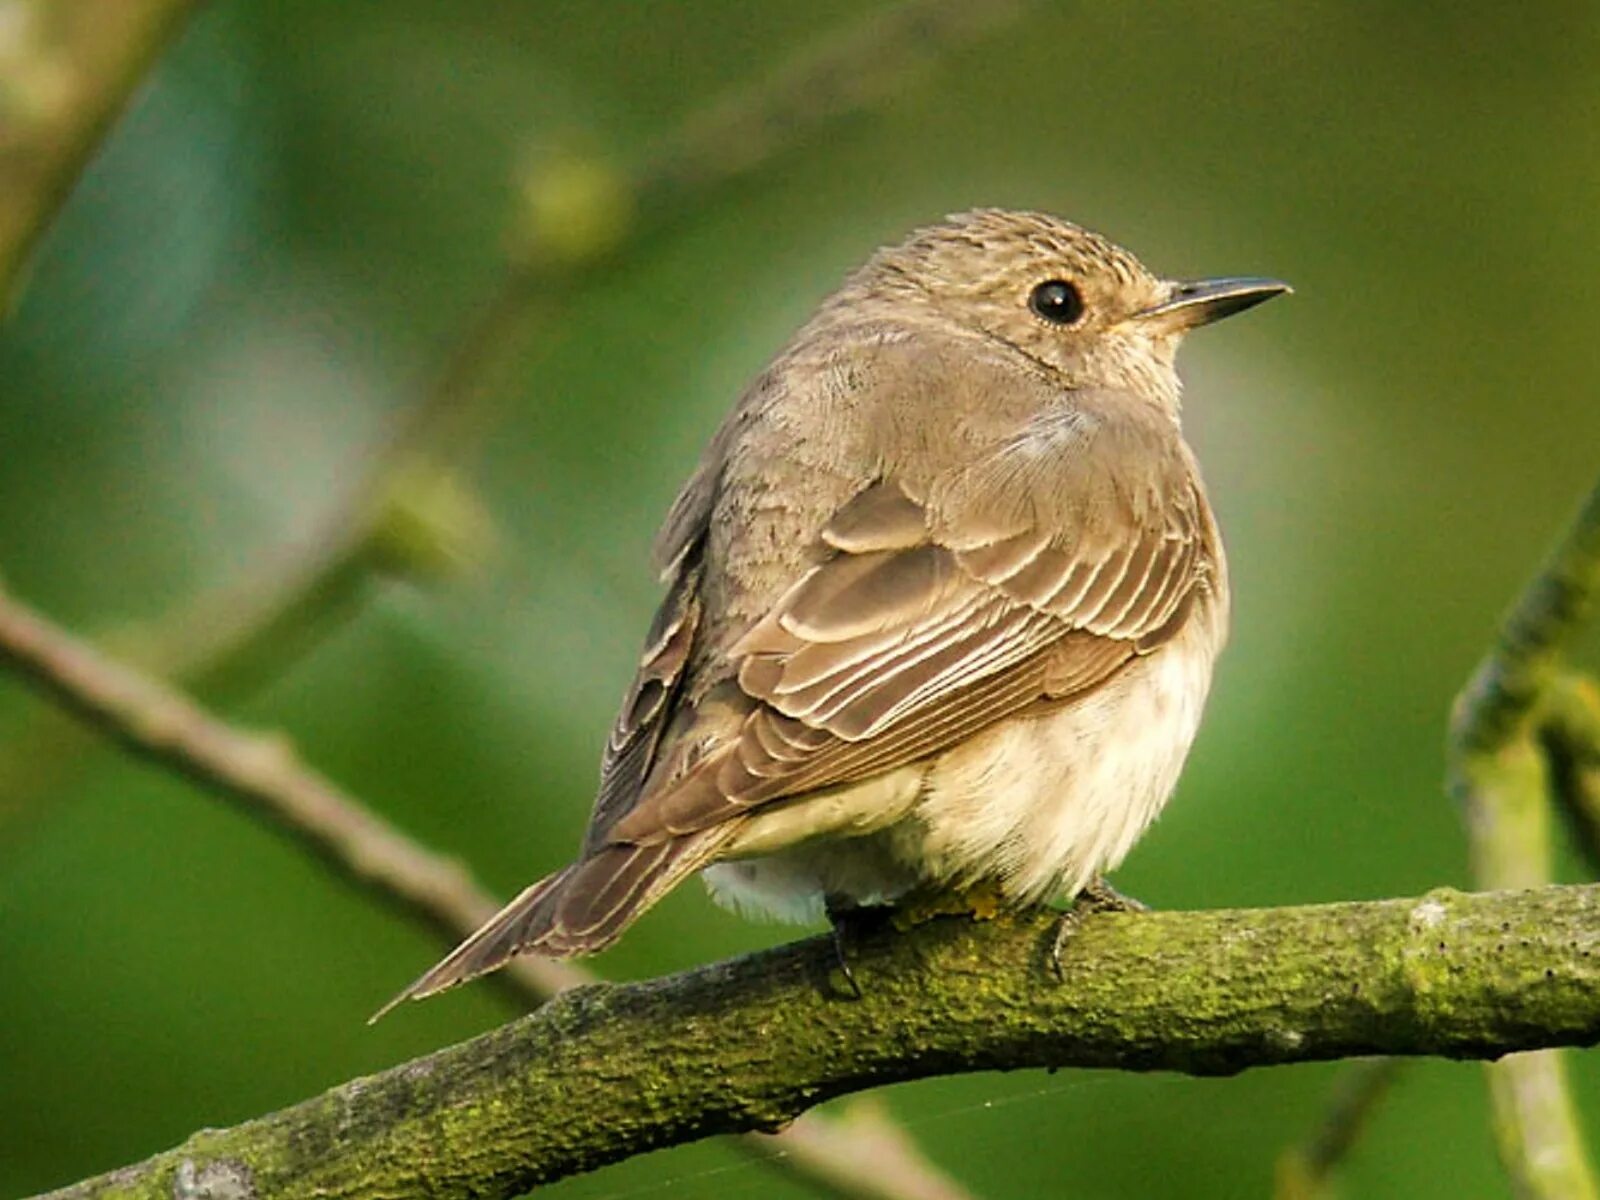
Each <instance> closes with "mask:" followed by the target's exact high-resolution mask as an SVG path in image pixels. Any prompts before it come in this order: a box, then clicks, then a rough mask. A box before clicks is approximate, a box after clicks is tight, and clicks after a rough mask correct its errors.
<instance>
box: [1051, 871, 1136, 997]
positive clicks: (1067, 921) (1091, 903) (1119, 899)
mask: <svg viewBox="0 0 1600 1200" xmlns="http://www.w3.org/2000/svg"><path fill="white" fill-rule="evenodd" d="M1149 911H1150V906H1149V905H1148V904H1146V903H1144V902H1143V901H1142V900H1135V899H1134V898H1133V897H1132V896H1125V895H1123V894H1122V893H1121V892H1119V891H1117V889H1116V888H1114V887H1112V886H1111V885H1110V884H1109V883H1107V882H1106V881H1105V878H1104V877H1103V876H1099V875H1097V876H1095V877H1094V878H1093V879H1091V880H1090V881H1089V883H1088V884H1087V885H1086V886H1085V887H1084V889H1083V890H1082V891H1081V892H1079V893H1078V894H1077V896H1076V897H1075V898H1074V899H1073V901H1072V907H1071V908H1069V909H1067V911H1066V912H1064V913H1062V914H1061V915H1060V917H1059V918H1057V920H1056V931H1055V936H1054V937H1053V938H1051V940H1050V968H1051V970H1052V971H1054V972H1055V976H1056V982H1058V983H1064V982H1065V981H1066V978H1067V973H1066V970H1065V968H1063V967H1062V965H1061V952H1062V951H1063V950H1064V949H1065V948H1066V945H1067V942H1068V941H1069V940H1071V938H1072V935H1073V934H1075V933H1077V932H1078V927H1079V926H1080V925H1082V924H1083V916H1084V913H1086V912H1113V913H1118V912H1120V913H1143V912H1149Z"/></svg>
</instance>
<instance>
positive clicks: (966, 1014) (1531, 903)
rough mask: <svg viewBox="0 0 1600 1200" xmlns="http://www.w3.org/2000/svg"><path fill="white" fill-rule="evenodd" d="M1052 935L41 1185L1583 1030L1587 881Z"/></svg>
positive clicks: (641, 1137) (811, 981)
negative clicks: (1062, 942)
mask: <svg viewBox="0 0 1600 1200" xmlns="http://www.w3.org/2000/svg"><path fill="white" fill-rule="evenodd" d="M1053 929H1054V922H1053V921H1052V920H1051V919H1050V918H1049V917H1048V916H1047V915H1042V914H1035V915H1032V916H1023V917H1017V918H1002V919H1000V920H996V921H992V922H974V921H972V920H970V919H967V918H948V917H947V918H941V919H938V920H935V921H930V922H928V923H926V924H924V925H921V926H918V927H916V928H914V929H911V930H909V931H905V932H901V931H898V930H896V929H894V928H893V927H891V926H889V925H887V924H883V925H879V926H877V927H875V928H870V929H865V930H862V929H858V930H856V931H855V932H854V933H853V934H852V936H851V938H850V939H849V943H848V954H849V956H850V961H851V965H852V968H853V970H854V973H855V976H856V978H857V980H859V982H860V984H861V988H862V993H863V994H862V996H861V997H860V998H859V999H855V998H852V997H851V996H850V995H849V992H848V989H846V988H844V987H843V986H842V984H841V981H840V979H839V977H838V971H837V967H836V964H835V961H834V957H833V954H834V951H833V948H832V945H831V943H830V942H829V941H828V940H826V939H813V940H810V941H806V942H800V943H796V944H794V945H790V946H785V947H782V948H779V949H776V950H772V951H767V952H764V953H760V954H754V955H750V956H747V957H744V958H740V959H736V960H733V961H730V962H726V963H720V964H715V965H712V966H708V967H704V968H701V969H698V970H695V971H690V972H687V973H685V974H682V975H677V976H672V977H670V978H666V979H661V980H655V981H649V982H644V983H636V984H628V985H621V986H607V985H595V986H589V987H582V988H578V989H575V990H573V991H569V992H566V993H563V994H562V995H561V996H560V997H558V998H557V999H556V1000H554V1001H552V1002H551V1003H550V1004H548V1005H547V1006H545V1007H544V1008H543V1009H541V1010H540V1011H539V1012H537V1013H534V1014H532V1015H530V1016H528V1017H525V1018H522V1019H520V1020H518V1021H515V1022H512V1023H511V1024H509V1025H506V1026H504V1027H503V1028H501V1029H498V1030H495V1031H494V1032H492V1033H488V1034H485V1035H483V1036H481V1037H479V1038H476V1039H474V1040H472V1041H469V1042H465V1043H462V1044H461V1045H458V1046H454V1047H451V1048H449V1049H445V1050H441V1051H439V1052H437V1053H435V1054H432V1055H429V1056H427V1057H426V1058H422V1059H418V1060H416V1061H415V1062H412V1063H408V1064H405V1065H403V1066H400V1067H396V1068H394V1069H392V1070H390V1071H387V1072H384V1073H383V1074H381V1075H376V1076H372V1077H370V1078H366V1079H358V1080H354V1081H352V1082H350V1083H347V1084H344V1085H342V1086H340V1087H337V1088H334V1089H333V1090H331V1091H329V1092H326V1093H324V1094H323V1095H321V1096H319V1097H317V1098H316V1099H313V1100H309V1101H306V1102H305V1103H303V1104H299V1105H296V1106H295V1107H292V1108H288V1109H285V1110H283V1111H281V1112H278V1113H275V1114H272V1115H270V1116H266V1117H262V1118H260V1119H258V1120H254V1121H250V1122H247V1123H246V1124H243V1125H239V1126H236V1127H234V1128H232V1129H225V1130H207V1131H204V1132H201V1133H198V1134H196V1135H195V1136H194V1137H192V1138H190V1139H189V1141H187V1142H186V1143H184V1144H183V1145H182V1146H180V1147H178V1148H177V1149H175V1150H172V1151H169V1152H167V1153H165V1154H161V1155H157V1156H156V1157H154V1158H152V1159H149V1160H148V1161H146V1162H144V1163H141V1164H139V1165H137V1166H134V1167H130V1168H126V1169H124V1170H122V1171H118V1172H114V1173H112V1174H110V1175H106V1176H102V1177H100V1178H98V1179H93V1180H89V1181H86V1182H84V1183H81V1184H78V1185H75V1186H73V1187H70V1188H67V1189H65V1190H63V1191H60V1192H56V1193H53V1195H54V1196H56V1197H88V1196H105V1197H112V1196H115V1197H151V1198H152V1200H153V1198H155V1197H161V1198H162V1200H168V1198H170V1197H173V1196H179V1197H185V1196H200V1195H205V1196H211V1197H226V1200H256V1198H258V1197H269V1196H270V1197H301V1196H304V1197H313V1196H315V1197H320V1198H324V1200H325V1198H327V1197H350V1198H357V1197H374V1198H376V1197H393V1196H404V1195H418V1196H420V1195H426V1196H429V1197H432V1198H434V1200H450V1198H454V1197H508V1196H512V1195H515V1194H517V1193H518V1192H521V1191H524V1190H526V1189H527V1188H529V1187H531V1186H533V1185H535V1184H539V1183H544V1182H548V1181H550V1180H554V1179H558V1178H561V1177H563V1176H565V1175H570V1174H574V1173H577V1172H580V1171H586V1170H591V1169H593V1168H595V1167H599V1166H602V1165H604V1164H606V1163H610V1162H615V1161H617V1160H619V1159H622V1158H626V1157H629V1156H631V1155H634V1154H639V1153H642V1152H644V1151H647V1150H653V1149H658V1148H661V1147H664V1146H670V1145H675V1144H679V1143H683V1142H688V1141H693V1140H695V1139H697V1138H702V1137H706V1136H708V1135H711V1134H717V1133H730V1132H736V1131H742V1130H752V1129H768V1130H770V1129H776V1128H779V1127H780V1126H782V1125H783V1124H784V1123H785V1122H786V1121H789V1120H791V1119H792V1118H794V1117H795V1116H796V1115H797V1114H799V1113H801V1112H803V1111H805V1110H806V1109H808V1108H810V1107H812V1106H813V1105H815V1104H819V1103H821V1102H822V1101H824V1100H827V1099H829V1098H831V1097H834V1096H838V1095H842V1094H844V1093H847V1092H855V1091H860V1090H862V1089H865V1088H872V1087H878V1086H882V1085H884V1084H889V1083H896V1082H900V1081H903V1080H910V1079H918V1078H924V1077H927V1076H933V1075H947V1074H955V1073H959V1072H966V1071H984V1070H1014V1069H1018V1068H1026V1067H1045V1068H1050V1069H1054V1068H1057V1067H1115V1068H1122V1069H1126V1070H1137V1071H1152V1070H1168V1071H1179V1072H1185V1073H1189V1074H1195V1075H1225V1074H1231V1073H1234V1072H1237V1071H1242V1070H1245V1069H1246V1068H1249V1067H1255V1066H1266V1065H1271V1064H1277V1063H1289V1062H1309V1061H1315V1060H1323V1059H1333V1058H1343V1057H1347V1056H1353V1055H1369V1054H1401V1055H1440V1056H1445V1057H1451V1058H1494V1057H1498V1056H1499V1055H1502V1054H1507V1053H1510V1052H1513V1051H1519V1050H1529V1049H1537V1048H1542V1047H1548V1046H1585V1045H1590V1044H1593V1043H1594V1042H1595V1041H1597V1040H1600V885H1590V886H1583V887H1544V888H1538V889H1534V890H1531V891H1522V892H1498V893H1484V894H1464V893H1459V892H1454V891H1450V890H1440V891H1435V892H1430V893H1428V894H1427V895H1426V896H1423V897H1421V898H1418V899H1406V900H1385V901H1378V902H1365V903H1352V904H1333V905H1319V906H1310V907H1296V908H1280V909H1258V910H1238V911H1218V912H1187V913H1138V914H1121V913H1095V914H1092V915H1089V916H1086V917H1084V918H1083V919H1082V921H1081V923H1080V925H1079V927H1078V928H1077V929H1076V930H1075V931H1074V933H1073V934H1072V936H1071V938H1070V939H1069V941H1068V942H1067V945H1066V949H1065V953H1064V956H1063V960H1062V973H1061V978H1060V979H1057V977H1056V975H1055V974H1054V972H1053V971H1052V970H1051V968H1050V965H1049V947H1050V944H1051V939H1052V937H1053Z"/></svg>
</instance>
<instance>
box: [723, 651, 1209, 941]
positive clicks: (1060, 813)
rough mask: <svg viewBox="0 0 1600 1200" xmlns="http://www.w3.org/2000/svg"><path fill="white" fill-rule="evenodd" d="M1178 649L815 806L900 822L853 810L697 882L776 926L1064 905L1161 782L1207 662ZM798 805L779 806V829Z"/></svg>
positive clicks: (1177, 750)
mask: <svg viewBox="0 0 1600 1200" xmlns="http://www.w3.org/2000/svg"><path fill="white" fill-rule="evenodd" d="M1186 642H1188V639H1183V638H1180V639H1178V640H1177V641H1175V642H1174V643H1171V644H1169V645H1168V646H1166V647H1163V648H1162V649H1161V650H1159V651H1157V652H1156V653H1155V654H1152V655H1150V656H1149V657H1148V658H1144V659H1139V660H1136V661H1135V662H1133V663H1131V664H1129V666H1128V667H1127V668H1126V669H1125V670H1123V671H1122V672H1120V673H1119V674H1118V675H1117V676H1116V677H1115V678H1114V679H1112V680H1111V681H1110V682H1109V683H1108V684H1107V685H1106V686H1104V687H1102V688H1100V689H1098V690H1096V691H1095V692H1092V693H1090V694H1089V695H1086V696H1083V697H1080V698H1077V699H1075V700H1072V701H1068V702H1065V703H1063V704H1062V705H1061V706H1060V707H1059V708H1054V709H1047V710H1045V711H1044V712H1042V713H1040V714H1039V715H1037V716H1033V717H1028V718H1012V719H1009V720H1005V721H1001V722H1000V723H998V724H996V725H994V726H992V727H991V728H989V729H988V730H985V731H984V732H982V733H980V734H978V735H977V736H975V737H973V738H971V739H969V740H968V741H966V742H964V743H962V744H961V745H959V746H956V747H954V748H952V749H950V750H948V751H946V752H945V753H944V754H942V755H940V756H939V757H938V758H937V759H935V760H933V761H932V762H930V763H927V764H924V765H922V766H920V767H919V768H918V769H917V770H916V771H915V772H913V771H912V769H910V768H902V770H901V771H900V772H896V773H895V774H894V775H893V776H891V777H880V778H879V779H878V780H870V781H866V782H865V783H864V784H860V785H856V787H855V789H851V792H853V794H854V796H855V797H858V798H859V800H860V801H861V803H860V804H856V805H854V806H850V805H842V804H841V803H840V801H839V799H838V794H834V795H833V796H832V797H831V798H830V803H831V804H832V805H833V807H834V810H839V809H842V808H849V807H853V808H854V809H857V810H860V809H863V807H864V808H865V809H866V810H871V809H872V807H873V806H874V805H876V804H880V803H885V802H886V801H890V803H888V804H886V809H887V808H898V809H900V813H901V814H903V815H898V819H896V820H894V822H893V823H892V824H888V825H887V827H883V826H882V825H881V824H879V823H875V822H870V821H866V820H864V819H863V816H862V812H861V811H856V812H855V819H856V821H857V822H858V828H857V829H856V830H850V829H847V828H840V829H837V830H823V829H821V828H818V829H815V830H813V831H812V832H811V834H810V836H809V838H808V840H806V841H804V842H800V843H798V844H790V845H786V846H784V845H774V844H772V843H771V842H767V844H765V845H759V846H752V847H751V853H754V854H760V855H762V856H761V857H752V858H748V859H746V860H744V861H739V862H729V863H721V864H718V865H716V866H713V867H710V868H708V869H707V870H706V871H705V872H704V875H705V878H706V883H707V885H708V886H709V887H710V889H711V892H712V894H713V896H715V897H716V898H717V899H718V900H719V901H720V902H722V903H724V904H727V905H729V906H730V907H733V908H736V909H739V910H741V911H743V912H746V913H751V914H755V915H767V916H772V917H776V918H779V919H787V920H806V919H814V918H816V917H818V916H820V915H821V912H822V908H823V903H824V900H825V899H826V900H827V901H829V902H833V903H838V902H848V903H855V904H879V903H885V902H892V901H893V900H895V899H896V898H897V897H899V896H901V895H903V894H904V893H906V892H907V891H909V890H911V889H912V888H913V887H916V886H919V885H934V886H948V887H952V888H961V887H968V886H971V885H973V884H976V883H979V882H980V881H981V882H993V883H996V884H998V885H999V888H1000V891H1001V892H1002V894H1003V895H1005V896H1007V897H1008V898H1010V899H1011V900H1014V901H1015V902H1017V903H1019V904H1033V903H1040V902H1043V901H1046V900H1049V899H1051V898H1052V897H1054V896H1056V895H1058V894H1059V895H1073V894H1076V893H1077V892H1078V891H1079V890H1081V889H1082V887H1083V886H1084V885H1085V884H1086V883H1088V882H1089V881H1090V880H1091V879H1092V878H1094V876H1096V875H1097V874H1100V873H1101V872H1104V871H1109V870H1111V869H1113V868H1115V867H1116V866H1117V865H1118V864H1119V863H1121V862H1122V860H1123V858H1124V857H1125V856H1126V855H1127V853H1128V851H1129V850H1130V849H1132V847H1133V844H1134V842H1135V841H1137V840H1138V838H1139V835H1140V834H1141V833H1143V832H1144V830H1145V829H1146V828H1148V826H1149V825H1150V823H1151V822H1152V821H1153V820H1155V818H1156V816H1157V815H1158V814H1159V813H1160V811H1161V809H1162V807H1163V806H1164V805H1165V804H1166V802H1167V799H1168V797H1170V796H1171V794H1172V790H1173V787H1174V786H1175V785H1176V783H1177V780H1178V775H1179V772H1180V771H1181V770H1182V768H1183V762H1184V758H1185V757H1186V756H1187V754H1188V752H1189V746H1190V744H1191V743H1192V742H1193V740H1194V736H1195V732H1196V730H1197V729H1198V728H1199V724H1200V713H1201V709H1202V707H1203V706H1204V703H1205V697H1206V692H1207V690H1208V688H1209V685H1210V680H1211V666H1212V660H1213V655H1212V654H1211V653H1209V652H1207V651H1209V649H1210V647H1209V646H1207V647H1204V648H1202V647H1201V646H1197V645H1194V644H1192V643H1189V644H1186ZM889 778H893V779H894V787H893V788H890V789H884V785H883V782H882V781H883V780H886V779H889ZM914 781H919V786H918V788H917V792H916V796H915V800H914V802H910V803H907V801H908V799H909V793H908V792H907V791H906V788H907V787H908V786H909V785H911V784H912V783H913V782H914ZM874 792H875V793H876V794H875V795H874ZM889 792H892V793H893V796H892V800H891V797H890V795H889V794H888V793H889ZM847 794H848V793H847ZM808 803H810V801H808V800H807V799H799V800H797V801H795V802H794V806H795V807H794V809H793V810H792V814H791V815H790V816H789V817H787V818H786V820H787V821H789V822H794V821H795V820H796V819H797V816H798V814H800V813H803V812H804V811H805V806H806V805H807V804H808ZM873 824H879V827H878V828H869V826H871V825H873ZM852 834H854V836H852ZM763 840H765V839H763ZM769 851H770V852H769Z"/></svg>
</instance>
